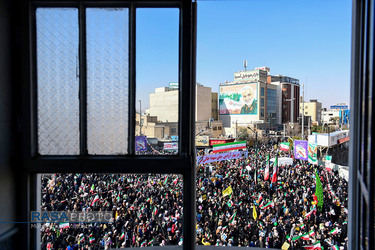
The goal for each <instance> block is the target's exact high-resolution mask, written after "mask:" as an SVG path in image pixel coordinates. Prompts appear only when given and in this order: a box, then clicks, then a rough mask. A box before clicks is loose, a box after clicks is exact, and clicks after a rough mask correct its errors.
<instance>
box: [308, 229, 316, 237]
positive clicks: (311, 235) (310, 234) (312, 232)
mask: <svg viewBox="0 0 375 250" xmlns="http://www.w3.org/2000/svg"><path fill="white" fill-rule="evenodd" d="M309 236H310V237H313V236H315V232H314V229H312V230H311V231H310V232H309Z"/></svg>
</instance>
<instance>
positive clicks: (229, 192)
mask: <svg viewBox="0 0 375 250" xmlns="http://www.w3.org/2000/svg"><path fill="white" fill-rule="evenodd" d="M231 193H233V190H232V187H231V186H229V187H227V188H226V189H225V190H224V191H223V197H225V196H227V195H230V194H231Z"/></svg>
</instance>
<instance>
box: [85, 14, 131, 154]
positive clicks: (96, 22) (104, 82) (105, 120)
mask: <svg viewBox="0 0 375 250" xmlns="http://www.w3.org/2000/svg"><path fill="white" fill-rule="evenodd" d="M128 33H129V31H128V9H112V8H106V9H97V8H88V9H87V146H88V152H89V154H126V153H127V145H128V91H129V90H128V86H129V80H128V63H129V62H128V58H129V56H128V36H129V34H128Z"/></svg>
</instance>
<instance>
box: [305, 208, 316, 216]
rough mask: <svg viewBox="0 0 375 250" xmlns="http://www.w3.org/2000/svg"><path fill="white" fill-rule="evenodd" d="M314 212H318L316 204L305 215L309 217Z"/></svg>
mask: <svg viewBox="0 0 375 250" xmlns="http://www.w3.org/2000/svg"><path fill="white" fill-rule="evenodd" d="M313 213H314V214H315V213H316V206H314V207H313V209H312V210H311V211H310V212H308V213H307V214H305V217H309V216H310V215H312V214H313Z"/></svg>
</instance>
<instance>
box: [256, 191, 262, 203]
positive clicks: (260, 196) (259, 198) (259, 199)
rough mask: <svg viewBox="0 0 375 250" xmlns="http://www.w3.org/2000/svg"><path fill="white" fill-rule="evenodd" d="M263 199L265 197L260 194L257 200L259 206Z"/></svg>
mask: <svg viewBox="0 0 375 250" xmlns="http://www.w3.org/2000/svg"><path fill="white" fill-rule="evenodd" d="M262 199H263V197H262V194H261V193H260V194H259V197H258V200H257V203H258V204H259V202H260V201H261V200H262Z"/></svg>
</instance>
